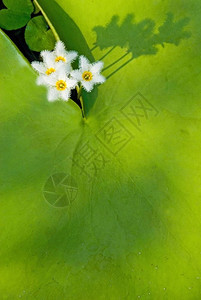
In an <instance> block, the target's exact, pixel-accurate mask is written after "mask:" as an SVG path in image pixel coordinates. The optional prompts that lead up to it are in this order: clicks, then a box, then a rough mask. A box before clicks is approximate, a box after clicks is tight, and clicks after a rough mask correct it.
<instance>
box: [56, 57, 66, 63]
mask: <svg viewBox="0 0 201 300" xmlns="http://www.w3.org/2000/svg"><path fill="white" fill-rule="evenodd" d="M55 61H56V62H59V61H63V62H66V59H65V58H64V57H63V56H57V57H56V58H55Z"/></svg>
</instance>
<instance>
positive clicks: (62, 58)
mask: <svg viewBox="0 0 201 300" xmlns="http://www.w3.org/2000/svg"><path fill="white" fill-rule="evenodd" d="M40 55H41V57H42V59H43V62H38V61H34V62H32V64H31V65H32V67H33V68H34V69H35V70H36V71H37V72H38V74H39V75H40V76H39V77H38V78H37V84H38V85H43V84H45V79H46V77H47V76H52V75H53V74H54V73H55V72H56V71H57V69H58V68H60V67H61V66H63V67H65V69H66V73H70V72H71V71H72V68H71V63H72V62H73V61H74V60H75V58H76V57H77V52H75V51H66V50H65V46H64V43H63V42H62V41H58V42H57V43H56V45H55V49H54V51H47V50H44V51H42V52H41V53H40Z"/></svg>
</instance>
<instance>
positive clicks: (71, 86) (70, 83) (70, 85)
mask: <svg viewBox="0 0 201 300" xmlns="http://www.w3.org/2000/svg"><path fill="white" fill-rule="evenodd" d="M66 84H67V87H68V88H69V89H74V88H75V87H76V85H77V80H76V79H69V78H68V79H67V81H66Z"/></svg>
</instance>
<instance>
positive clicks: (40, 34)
mask: <svg viewBox="0 0 201 300" xmlns="http://www.w3.org/2000/svg"><path fill="white" fill-rule="evenodd" d="M25 40H26V43H27V45H28V46H29V48H30V49H31V50H33V51H38V52H40V51H42V50H44V49H46V50H53V48H54V45H55V38H54V35H53V33H52V31H51V30H50V29H49V26H48V24H47V23H46V21H45V19H44V17H43V16H38V17H35V18H33V19H31V20H30V21H29V23H28V24H27V26H26V29H25Z"/></svg>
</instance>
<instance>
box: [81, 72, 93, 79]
mask: <svg viewBox="0 0 201 300" xmlns="http://www.w3.org/2000/svg"><path fill="white" fill-rule="evenodd" d="M82 78H83V79H84V80H85V81H91V80H92V78H93V75H92V73H91V72H89V71H85V72H84V73H83V74H82Z"/></svg>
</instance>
